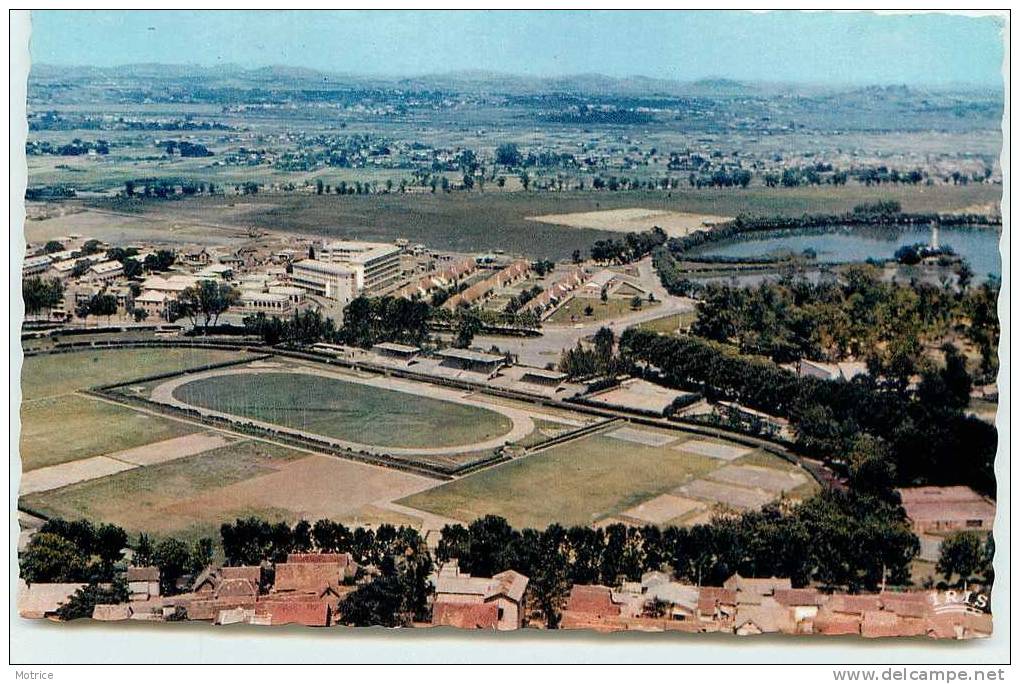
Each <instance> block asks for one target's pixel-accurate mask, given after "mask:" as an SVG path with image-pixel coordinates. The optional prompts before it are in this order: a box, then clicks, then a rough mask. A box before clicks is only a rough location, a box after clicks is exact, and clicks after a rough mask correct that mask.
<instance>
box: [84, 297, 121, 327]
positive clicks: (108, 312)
mask: <svg viewBox="0 0 1020 684" xmlns="http://www.w3.org/2000/svg"><path fill="white" fill-rule="evenodd" d="M89 313H90V314H92V315H93V316H106V318H107V321H109V318H110V316H113V315H114V314H115V313H117V298H116V297H114V296H113V295H111V294H106V293H105V292H104V293H100V294H97V295H93V297H92V298H91V299H90V300H89Z"/></svg>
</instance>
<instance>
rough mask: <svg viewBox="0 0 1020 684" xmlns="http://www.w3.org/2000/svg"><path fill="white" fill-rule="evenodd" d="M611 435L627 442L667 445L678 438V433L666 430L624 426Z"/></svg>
mask: <svg viewBox="0 0 1020 684" xmlns="http://www.w3.org/2000/svg"><path fill="white" fill-rule="evenodd" d="M609 436H610V437H612V438H613V439H622V440H623V441H625V442H633V443H634V444H643V445H645V446H654V447H660V446H666V445H667V444H672V443H673V442H675V441H676V440H677V435H676V434H669V433H666V432H664V431H663V432H660V431H656V432H652V431H651V430H644V429H640V428H632V427H624V428H620V429H619V430H613V431H612V432H610V433H609Z"/></svg>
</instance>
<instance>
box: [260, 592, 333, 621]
mask: <svg viewBox="0 0 1020 684" xmlns="http://www.w3.org/2000/svg"><path fill="white" fill-rule="evenodd" d="M255 614H256V615H259V616H265V617H268V618H269V624H271V625H292V624H297V625H304V626H306V627H328V626H329V623H330V620H331V618H332V609H331V607H330V604H329V603H326V602H324V601H295V600H282V601H281V600H275V599H272V598H267V599H262V600H260V601H259V602H258V603H256V604H255Z"/></svg>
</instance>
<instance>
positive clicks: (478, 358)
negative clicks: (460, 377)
mask: <svg viewBox="0 0 1020 684" xmlns="http://www.w3.org/2000/svg"><path fill="white" fill-rule="evenodd" d="M436 356H438V357H440V358H441V359H442V360H443V363H442V365H444V366H449V367H453V368H459V369H461V370H467V371H473V372H475V373H487V374H489V375H492V374H493V373H495V372H496V371H498V370H499V369H500V368H501V367H502V366H503V365H504V364H505V363H506V358H504V357H503V356H501V355H500V354H486V353H485V352H478V351H473V350H471V349H442V350H440V351H438V352H436Z"/></svg>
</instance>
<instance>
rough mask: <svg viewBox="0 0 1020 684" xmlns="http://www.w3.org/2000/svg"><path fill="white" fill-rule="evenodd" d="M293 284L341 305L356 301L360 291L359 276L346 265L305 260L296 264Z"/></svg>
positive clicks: (292, 277)
mask: <svg viewBox="0 0 1020 684" xmlns="http://www.w3.org/2000/svg"><path fill="white" fill-rule="evenodd" d="M290 277H291V282H293V284H294V285H296V286H297V287H300V288H301V289H303V290H305V291H306V292H309V293H310V294H314V295H318V296H319V297H324V298H325V299H329V300H332V301H335V302H339V303H341V304H346V303H347V302H349V301H351V300H352V299H354V298H355V297H356V296H357V294H358V291H359V288H358V284H357V274H356V273H355V271H354V269H353V268H350V267H348V266H346V265H344V264H338V263H330V262H326V261H319V260H317V259H304V260H302V261H296V262H294V270H293V272H292V273H291V276H290Z"/></svg>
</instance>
